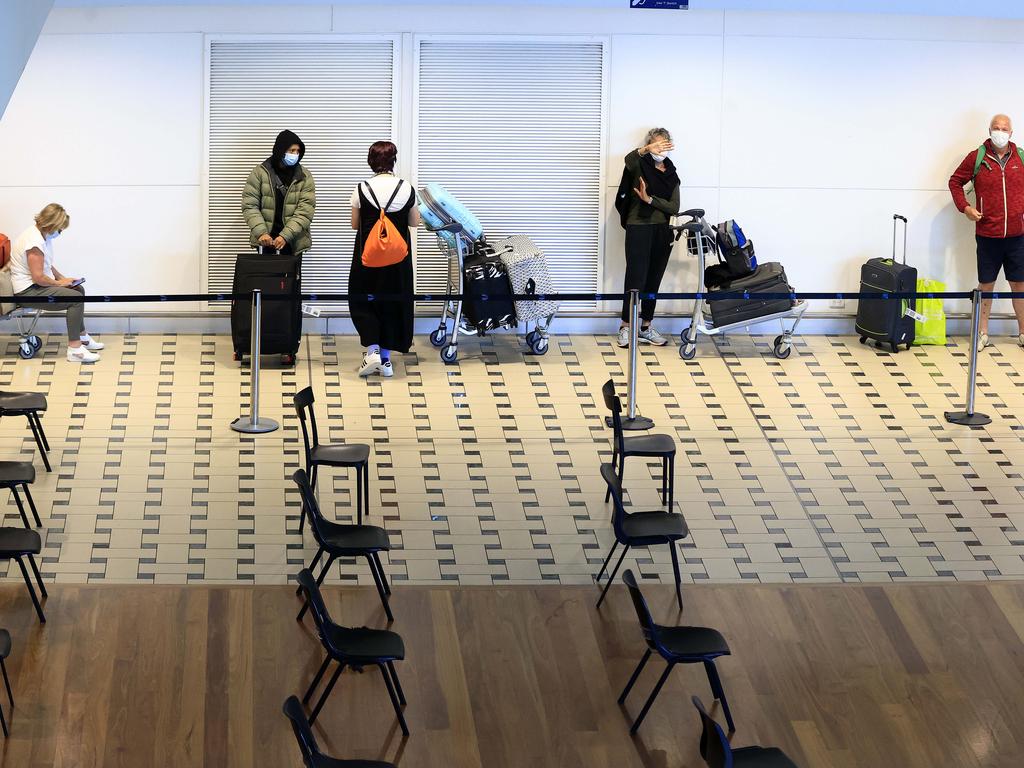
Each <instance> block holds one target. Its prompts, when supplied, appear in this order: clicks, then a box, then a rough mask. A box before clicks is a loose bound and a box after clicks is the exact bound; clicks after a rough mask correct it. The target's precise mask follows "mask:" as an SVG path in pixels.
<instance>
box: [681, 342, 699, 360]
mask: <svg viewBox="0 0 1024 768" xmlns="http://www.w3.org/2000/svg"><path fill="white" fill-rule="evenodd" d="M679 356H680V357H681V358H683V360H693V358H695V357H696V356H697V345H696V344H690V343H689V342H683V343H682V344H680V345H679Z"/></svg>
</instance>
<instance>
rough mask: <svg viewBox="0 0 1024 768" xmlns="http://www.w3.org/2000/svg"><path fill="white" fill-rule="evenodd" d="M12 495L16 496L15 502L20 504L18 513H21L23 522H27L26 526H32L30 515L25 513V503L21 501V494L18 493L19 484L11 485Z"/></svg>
mask: <svg viewBox="0 0 1024 768" xmlns="http://www.w3.org/2000/svg"><path fill="white" fill-rule="evenodd" d="M11 495H12V496H13V497H14V503H15V504H17V505H18V514H20V515H21V522H22V523H24V524H25V527H26V528H31V527H32V526H31V525H29V523H28V516H27V515H26V514H25V505H24V504H22V503H21V496H19V495H18V486H16V485H12V486H11Z"/></svg>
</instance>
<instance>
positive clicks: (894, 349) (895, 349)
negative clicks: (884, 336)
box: [889, 344, 900, 354]
mask: <svg viewBox="0 0 1024 768" xmlns="http://www.w3.org/2000/svg"><path fill="white" fill-rule="evenodd" d="M889 346H890V347H892V352H893V354H896V353H897V352H899V351H900V346H899V344H890V345H889Z"/></svg>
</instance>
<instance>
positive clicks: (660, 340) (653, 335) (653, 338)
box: [640, 325, 668, 347]
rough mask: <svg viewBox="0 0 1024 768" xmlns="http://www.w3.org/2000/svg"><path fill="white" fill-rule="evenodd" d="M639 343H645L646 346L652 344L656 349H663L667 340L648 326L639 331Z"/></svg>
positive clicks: (652, 327) (651, 326)
mask: <svg viewBox="0 0 1024 768" xmlns="http://www.w3.org/2000/svg"><path fill="white" fill-rule="evenodd" d="M640 341H646V342H647V343H648V344H653V345H654V346H656V347H664V346H665V345H666V344H668V339H666V338H665V337H664V336H662V335H661V334H660V333H658V332H657V331H656V330H655V328H654V326H653V325H649V326H647V327H646V328H644V329H642V330H641V331H640Z"/></svg>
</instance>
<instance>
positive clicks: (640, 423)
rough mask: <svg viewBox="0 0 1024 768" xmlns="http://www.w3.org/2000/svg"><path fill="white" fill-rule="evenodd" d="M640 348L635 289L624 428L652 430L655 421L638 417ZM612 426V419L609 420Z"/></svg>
mask: <svg viewBox="0 0 1024 768" xmlns="http://www.w3.org/2000/svg"><path fill="white" fill-rule="evenodd" d="M639 347H640V291H639V290H637V289H636V288H633V289H631V290H630V291H629V379H628V381H627V385H626V386H627V390H626V402H627V406H626V418H624V419H623V420H622V428H623V429H630V430H643V429H651V428H652V427H653V426H654V421H653V419H649V418H647V417H646V416H637V415H636V371H637V368H638V366H639V359H638V350H639ZM607 421H608V425H609V426H611V418H609V419H608V420H607Z"/></svg>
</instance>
